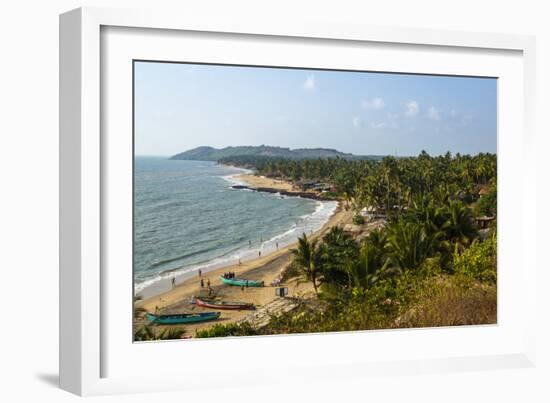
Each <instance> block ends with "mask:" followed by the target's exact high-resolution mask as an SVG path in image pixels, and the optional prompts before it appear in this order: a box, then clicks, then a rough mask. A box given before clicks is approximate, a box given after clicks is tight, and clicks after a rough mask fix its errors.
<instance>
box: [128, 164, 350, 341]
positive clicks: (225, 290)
mask: <svg viewBox="0 0 550 403" xmlns="http://www.w3.org/2000/svg"><path fill="white" fill-rule="evenodd" d="M236 178H237V179H238V180H241V181H243V182H246V183H248V184H249V185H250V186H262V187H263V186H266V187H267V186H269V187H274V186H276V185H278V186H282V188H281V189H283V187H284V189H289V190H290V189H292V185H291V184H290V183H288V182H282V181H274V180H272V179H268V178H262V177H256V176H254V175H239V176H238V177H236ZM352 216H353V213H352V212H350V211H346V210H344V209H342V208H341V205H339V206H338V207H337V209H336V211H335V213H334V214H333V215H332V216H331V217H330V219H329V220H328V221H327V223H325V225H324V226H323V227H322V228H321V229H320V230H318V231H317V232H315V233H314V234H312V235H311V237H312V238H315V237H320V236H323V234H325V233H326V232H327V231H328V230H329V229H330V228H332V227H334V226H337V225H345V224H346V223H349V222H351V219H352ZM294 247H296V244H292V245H289V246H286V247H281V248H280V249H279V250H277V251H275V252H273V253H271V254H269V255H266V256H262V257H260V258H257V259H254V260H251V261H248V262H243V263H242V264H240V265H238V264H234V265H230V266H225V267H221V268H218V269H215V270H212V271H209V272H208V273H203V275H202V278H203V279H204V283H205V285H206V283H207V281H208V280H210V284H211V287H212V289H213V292H214V295H215V297H216V298H220V299H223V300H226V301H242V302H249V303H253V304H254V305H255V306H256V307H257V308H258V307H261V306H263V305H265V304H266V303H268V302H270V301H272V300H273V299H275V298H278V297H276V296H275V288H274V287H272V286H270V285H271V283H272V282H273V280H275V279H276V278H278V277H279V276H280V274H281V272H282V271H283V270H284V269H285V268H286V267H287V266H288V264H289V263H290V262H291V260H292V252H291V251H290V250H291V249H292V248H294ZM229 271H231V272H235V274H236V276H237V277H242V278H246V279H249V280H261V281H264V284H265V287H258V288H256V287H250V288H245V289H244V290H241V288H240V287H235V286H229V285H225V284H223V283H222V282H221V280H220V276H222V275H223V274H224V273H226V272H229ZM284 285H285V286H286V287H288V289H289V296H300V295H304V294H307V293H312V292H313V286H312V285H311V284H310V283H308V282H303V281H298V280H297V279H293V280H292V281H289V282H288V283H285V284H284ZM206 294H207V289H206V287H205V288H203V289H201V286H200V278H199V277H198V275H195V276H193V277H192V278H187V279H184V280H182V281H181V282H180V283H179V284H176V287H174V288H172V289H171V290H169V291H167V292H164V293H161V294H159V295H156V296H153V297H151V298H147V299H144V300H141V301H138V302H136V307H139V308H144V309H146V310H147V311H150V312H155V310H159V311H160V312H162V313H176V312H179V313H181V312H203V311H212V310H213V309H211V308H201V307H197V306H196V305H194V304H191V303H190V300H191V298H192V297H193V296H199V295H206ZM249 313H250V311H222V314H221V317H220V319H218V320H217V321H215V322H205V323H200V324H196V325H185V330H186V335H188V336H193V335H194V334H195V331H196V330H197V329H203V328H208V327H210V326H212V325H213V324H215V323H230V322H235V321H238V320H240V319H242V318H244V317H245V316H246V315H247V314H249Z"/></svg>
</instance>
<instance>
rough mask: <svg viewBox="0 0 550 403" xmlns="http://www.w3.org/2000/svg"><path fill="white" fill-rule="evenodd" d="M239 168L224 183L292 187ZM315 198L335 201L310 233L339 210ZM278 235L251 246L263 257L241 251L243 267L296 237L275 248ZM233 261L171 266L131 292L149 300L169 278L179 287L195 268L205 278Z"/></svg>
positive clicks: (166, 290)
mask: <svg viewBox="0 0 550 403" xmlns="http://www.w3.org/2000/svg"><path fill="white" fill-rule="evenodd" d="M241 169H242V168H241ZM242 170H243V171H244V172H242V173H236V174H233V175H229V176H227V177H224V178H225V179H226V180H227V181H228V182H236V183H239V184H246V185H247V186H250V187H252V186H254V187H256V186H259V187H266V186H269V187H270V188H272V189H281V190H282V191H285V190H286V189H293V188H294V185H293V184H292V183H290V182H288V181H284V180H277V179H270V178H267V177H264V176H257V175H254V174H252V173H251V171H250V170H244V169H242ZM251 190H252V189H251ZM297 196H298V195H297ZM316 201H318V202H320V203H327V202H333V203H336V206H335V207H334V209H333V211H332V212H331V214H330V215H327V219H326V220H325V222H324V223H323V224H322V225H321V227H319V228H318V229H316V230H315V232H314V233H313V234H316V233H317V232H319V231H322V230H323V229H324V228H325V226H326V225H327V224H328V223H329V222H330V221H331V219H332V217H333V216H334V215H336V213H337V212H338V211H339V209H340V202H336V201H332V200H316ZM323 208H325V207H323ZM314 214H316V212H314V213H312V214H311V216H313V215H314ZM304 232H308V235H310V234H309V230H307V229H306V228H304ZM284 233H285V232H283V233H282V234H284ZM299 235H301V234H299ZM280 236H281V234H278V235H275V236H274V237H272V238H270V239H267V240H266V241H264V243H262V245H261V246H260V248H254V249H253V250H254V254H255V253H257V252H258V250H261V251H262V255H264V253H265V256H262V257H261V258H258V257H256V256H253V255H252V253H251V252H252V250H251V251H249V252H246V251H245V252H244V253H246V254H248V256H243V257H242V258H241V262H242V265H241V266H245V265H246V264H248V263H253V262H256V261H258V260H259V259H262V258H264V257H265V258H267V257H270V256H275V255H276V253H277V252H280V251H283V250H286V249H288V248H290V247H293V246H295V245H296V243H297V239H295V240H294V241H291V242H290V240H287V242H290V243H288V244H287V243H283V244H282V245H281V247H280V248H278V247H276V241H275V240H274V239H275V238H278V237H280ZM266 252H267V253H266ZM237 260H238V259H237V258H235V259H234V260H228V261H225V262H217V263H216V259H212V260H211V261H210V263H207V267H196V268H192V269H190V270H189V271H185V272H184V271H179V270H181V268H176V269H173V270H172V271H171V272H172V273H173V274H170V272H166V274H164V275H162V274H161V275H160V278H158V277H157V278H153V279H151V280H146V282H148V281H150V283H149V284H147V285H145V286H144V287H143V288H141V289H139V291H134V295H135V296H137V297H139V298H141V300H142V301H146V300H149V299H151V298H155V297H158V296H160V295H163V294H166V293H169V292H170V291H171V290H172V289H173V287H172V279H175V280H176V285H177V286H179V285H180V284H183V283H185V282H186V281H189V280H190V279H192V278H196V277H197V275H198V270H199V268H200V269H201V270H202V273H203V277H205V278H206V277H207V276H209V275H211V274H210V273H213V272H215V271H217V270H222V269H224V268H227V267H233V266H238V265H237ZM233 271H234V270H233Z"/></svg>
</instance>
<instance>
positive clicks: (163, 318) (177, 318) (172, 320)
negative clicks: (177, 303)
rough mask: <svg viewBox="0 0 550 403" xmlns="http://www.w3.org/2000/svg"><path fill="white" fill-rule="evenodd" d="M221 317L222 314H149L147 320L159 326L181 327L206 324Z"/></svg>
mask: <svg viewBox="0 0 550 403" xmlns="http://www.w3.org/2000/svg"><path fill="white" fill-rule="evenodd" d="M219 317H220V312H200V313H176V314H173V315H155V314H153V313H150V312H147V320H148V321H149V322H150V323H155V324H157V325H180V324H186V323H198V322H206V321H208V320H216V319H218V318H219Z"/></svg>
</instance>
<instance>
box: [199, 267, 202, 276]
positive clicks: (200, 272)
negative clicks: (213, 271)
mask: <svg viewBox="0 0 550 403" xmlns="http://www.w3.org/2000/svg"><path fill="white" fill-rule="evenodd" d="M200 277H202V270H201V269H199V278H200Z"/></svg>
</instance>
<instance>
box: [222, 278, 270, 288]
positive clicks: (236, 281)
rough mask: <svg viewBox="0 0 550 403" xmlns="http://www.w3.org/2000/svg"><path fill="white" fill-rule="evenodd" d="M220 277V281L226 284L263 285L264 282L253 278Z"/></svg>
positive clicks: (239, 285)
mask: <svg viewBox="0 0 550 403" xmlns="http://www.w3.org/2000/svg"><path fill="white" fill-rule="evenodd" d="M220 278H221V279H222V283H224V284H228V285H236V286H238V287H243V286H244V287H263V286H264V282H263V281H255V280H246V279H243V278H225V277H224V276H221V277H220Z"/></svg>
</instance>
